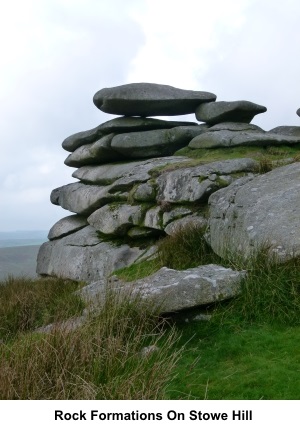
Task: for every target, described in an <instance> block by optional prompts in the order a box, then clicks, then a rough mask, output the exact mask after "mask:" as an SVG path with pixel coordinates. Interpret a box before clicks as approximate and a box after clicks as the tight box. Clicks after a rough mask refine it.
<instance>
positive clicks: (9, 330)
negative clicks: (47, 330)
mask: <svg viewBox="0 0 300 430" xmlns="http://www.w3.org/2000/svg"><path fill="white" fill-rule="evenodd" d="M77 289H78V283H77V282H74V281H68V280H62V279H54V278H52V279H47V278H42V279H38V280H31V279H28V278H13V277H8V278H7V279H6V280H5V281H2V282H0V339H1V340H2V341H6V340H7V339H11V338H13V337H14V336H16V335H17V334H18V333H20V332H25V331H30V330H34V329H36V328H37V327H39V326H42V325H47V324H50V323H53V322H56V321H62V320H64V319H67V318H70V317H72V316H76V315H80V314H81V312H82V310H83V308H84V304H83V302H82V301H81V299H80V298H79V297H78V296H77V295H75V294H71V293H73V292H74V291H76V290H77Z"/></svg>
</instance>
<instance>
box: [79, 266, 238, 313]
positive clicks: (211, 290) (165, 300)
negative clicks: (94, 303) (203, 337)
mask: <svg viewBox="0 0 300 430" xmlns="http://www.w3.org/2000/svg"><path fill="white" fill-rule="evenodd" d="M244 276H245V272H237V271H233V270H232V269H226V268H224V267H222V266H217V265H214V264H209V265H206V266H199V267H195V268H193V269H187V270H182V271H179V270H172V269H168V268H166V267H163V268H161V269H160V270H158V271H157V272H156V273H154V274H153V275H151V276H148V277H147V278H144V279H140V280H137V281H134V282H121V281H119V283H118V282H117V283H116V284H117V285H116V287H115V288H114V286H113V285H112V288H113V289H114V290H115V291H116V292H119V293H120V294H121V297H122V294H125V295H127V297H128V295H129V294H130V295H131V297H133V298H134V297H135V296H136V295H138V296H139V297H141V299H143V300H147V301H148V304H149V306H151V307H153V308H154V310H155V311H157V310H158V311H159V312H160V313H167V312H176V311H180V310H183V309H189V308H193V307H196V306H201V305H205V304H209V303H215V302H219V301H222V300H226V299H229V298H231V297H234V296H235V295H237V294H238V293H239V290H240V283H241V280H242V278H243V277H244ZM106 291H107V290H106V289H105V286H104V284H103V282H101V281H100V282H94V283H92V284H90V285H87V286H86V287H84V288H83V289H82V290H81V292H80V295H81V297H82V298H83V299H84V300H86V301H88V302H89V301H91V300H93V299H95V297H98V298H99V299H100V303H99V304H100V306H101V298H102V303H103V301H104V300H105V295H106Z"/></svg>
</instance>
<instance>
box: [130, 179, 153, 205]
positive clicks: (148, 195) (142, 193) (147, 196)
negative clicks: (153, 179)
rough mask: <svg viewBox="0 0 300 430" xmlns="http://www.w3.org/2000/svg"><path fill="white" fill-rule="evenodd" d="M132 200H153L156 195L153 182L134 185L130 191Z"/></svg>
mask: <svg viewBox="0 0 300 430" xmlns="http://www.w3.org/2000/svg"><path fill="white" fill-rule="evenodd" d="M132 197H133V199H134V200H136V201H138V202H151V201H155V197H156V185H155V184H150V183H146V184H140V185H138V186H137V187H136V189H135V190H134V192H133V193H132Z"/></svg>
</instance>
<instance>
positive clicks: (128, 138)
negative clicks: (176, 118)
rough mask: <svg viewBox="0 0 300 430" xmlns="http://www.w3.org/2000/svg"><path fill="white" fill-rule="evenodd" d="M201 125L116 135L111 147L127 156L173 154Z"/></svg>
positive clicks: (184, 144) (196, 134)
mask: <svg viewBox="0 0 300 430" xmlns="http://www.w3.org/2000/svg"><path fill="white" fill-rule="evenodd" d="M201 133H203V129H202V128H201V126H190V127H175V128H171V129H169V130H151V131H143V132H134V133H127V134H118V135H116V136H115V137H114V138H113V140H112V142H111V147H112V148H113V149H114V150H115V151H117V152H119V153H120V154H122V155H124V156H125V157H128V158H151V157H164V156H168V155H173V154H174V152H176V151H178V150H179V149H181V148H183V147H184V146H187V145H188V143H189V142H190V141H191V140H192V139H193V138H194V137H195V136H198V135H199V134H201Z"/></svg>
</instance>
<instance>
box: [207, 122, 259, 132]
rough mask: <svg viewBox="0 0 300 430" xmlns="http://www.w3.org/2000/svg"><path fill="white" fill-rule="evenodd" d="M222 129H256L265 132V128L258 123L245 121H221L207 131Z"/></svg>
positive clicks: (249, 130)
mask: <svg viewBox="0 0 300 430" xmlns="http://www.w3.org/2000/svg"><path fill="white" fill-rule="evenodd" d="M220 130H230V131H247V132H251V131H255V132H261V133H263V132H264V130H263V129H262V128H260V127H258V125H255V124H248V123H244V122H230V121H227V122H220V123H219V124H215V125H212V126H211V127H209V129H208V130H207V131H220Z"/></svg>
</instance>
